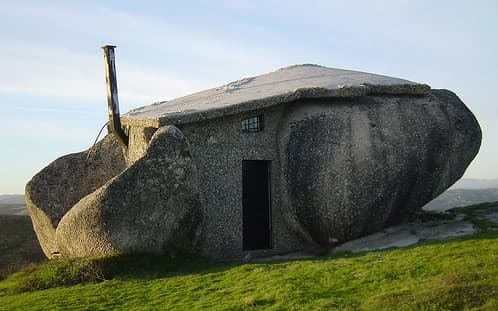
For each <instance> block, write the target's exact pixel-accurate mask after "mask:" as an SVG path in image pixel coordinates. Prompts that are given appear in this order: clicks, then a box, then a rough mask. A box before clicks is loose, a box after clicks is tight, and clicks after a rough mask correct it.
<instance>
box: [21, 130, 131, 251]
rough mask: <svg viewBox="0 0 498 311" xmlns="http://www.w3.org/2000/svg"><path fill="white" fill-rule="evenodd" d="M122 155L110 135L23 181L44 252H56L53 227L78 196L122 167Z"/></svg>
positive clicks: (84, 194) (85, 193)
mask: <svg viewBox="0 0 498 311" xmlns="http://www.w3.org/2000/svg"><path fill="white" fill-rule="evenodd" d="M125 166H126V164H125V158H124V156H123V152H122V150H121V147H120V145H119V143H118V142H117V141H116V139H115V138H114V136H112V135H107V136H106V137H105V138H104V139H102V140H101V141H100V142H99V143H97V144H96V145H95V146H94V148H91V149H89V150H87V151H84V152H79V153H73V154H68V155H65V156H63V157H60V158H58V159H57V160H55V161H53V162H52V163H50V164H49V165H48V166H47V167H45V168H44V169H43V170H41V171H40V172H39V173H38V174H36V175H35V176H34V177H33V178H32V179H31V181H29V182H28V184H27V185H26V192H25V194H26V195H25V197H26V206H27V208H28V211H29V213H30V215H31V220H32V221H33V227H34V230H35V232H36V235H37V236H38V240H39V241H40V245H41V247H42V249H43V252H44V253H45V255H46V256H47V257H49V258H52V257H54V256H57V255H58V254H59V249H58V247H57V245H56V242H55V229H56V228H57V226H58V224H59V222H60V220H61V218H62V217H63V216H64V215H65V214H66V213H67V212H68V211H69V210H70V209H71V208H72V207H73V205H74V204H76V203H77V202H78V201H79V200H80V199H81V198H83V197H84V196H86V195H87V194H89V193H92V192H94V191H95V190H97V189H98V188H100V187H101V186H102V185H103V184H105V183H106V182H107V181H108V180H109V179H111V178H112V177H114V176H116V175H117V174H119V173H120V172H121V171H123V170H124V168H125Z"/></svg>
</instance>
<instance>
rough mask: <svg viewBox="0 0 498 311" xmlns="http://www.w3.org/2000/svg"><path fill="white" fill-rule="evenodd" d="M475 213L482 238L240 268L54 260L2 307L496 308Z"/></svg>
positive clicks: (487, 243)
mask: <svg viewBox="0 0 498 311" xmlns="http://www.w3.org/2000/svg"><path fill="white" fill-rule="evenodd" d="M493 206H494V207H496V206H495V205H493ZM481 212H482V208H481V207H479V206H477V207H475V208H474V209H473V212H472V213H469V214H468V216H467V217H468V218H469V219H471V220H475V223H476V224H477V225H478V226H479V227H480V228H481V233H479V234H476V235H473V236H470V237H467V238H462V239H456V240H448V241H426V242H424V243H422V244H420V245H418V246H415V247H410V248H403V249H390V250H385V251H376V252H369V253H359V254H350V253H340V254H333V255H329V256H325V257H320V258H313V259H301V260H287V261H278V262H266V263H246V264H243V263H213V262H208V261H205V260H200V259H192V258H190V259H187V258H182V259H170V258H166V257H154V256H141V257H130V256H114V257H107V258H94V259H91V258H86V259H78V260H64V261H52V262H50V263H47V264H42V265H39V266H38V267H32V268H31V269H27V270H25V271H23V272H21V273H18V274H15V275H13V276H11V277H9V278H7V279H5V280H3V281H1V282H0V309H2V310H47V309H48V310H51V309H55V310H57V309H74V310H110V309H126V310H128V309H130V310H131V309H133V310H155V309H161V310H169V309H171V310H172V309H175V310H200V309H211V310H258V309H261V310H262V309H265V310H267V309H268V310H498V231H497V225H496V224H494V223H492V222H490V221H484V220H482V219H478V216H479V214H480V213H481Z"/></svg>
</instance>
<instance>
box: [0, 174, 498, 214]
mask: <svg viewBox="0 0 498 311" xmlns="http://www.w3.org/2000/svg"><path fill="white" fill-rule="evenodd" d="M496 201H498V179H472V178H464V179H460V180H459V181H457V182H456V183H455V184H454V185H453V186H452V187H451V188H450V189H449V190H447V191H445V192H444V193H442V194H441V195H440V196H439V197H437V198H435V199H434V200H432V201H431V202H429V203H428V204H427V205H426V206H424V209H426V210H434V211H443V210H447V209H450V208H453V207H460V206H467V205H472V204H477V203H482V202H496ZM2 214H3V215H28V212H27V210H26V206H25V203H24V195H23V194H0V215H2Z"/></svg>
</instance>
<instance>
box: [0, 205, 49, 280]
mask: <svg viewBox="0 0 498 311" xmlns="http://www.w3.org/2000/svg"><path fill="white" fill-rule="evenodd" d="M44 258H45V255H44V254H43V252H42V250H41V248H40V244H39V242H38V239H37V238H36V235H35V232H34V231H33V225H32V224H31V218H30V217H29V216H19V215H0V279H2V278H3V277H5V276H6V275H8V274H10V273H11V272H13V271H17V270H19V268H21V267H22V266H23V265H26V264H29V263H34V262H39V261H41V260H42V259H44Z"/></svg>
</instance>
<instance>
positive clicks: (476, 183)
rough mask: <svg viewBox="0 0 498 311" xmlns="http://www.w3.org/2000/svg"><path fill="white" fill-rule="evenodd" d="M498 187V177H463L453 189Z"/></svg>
mask: <svg viewBox="0 0 498 311" xmlns="http://www.w3.org/2000/svg"><path fill="white" fill-rule="evenodd" d="M492 188H498V179H473V178H463V179H460V180H459V181H457V182H456V183H455V184H454V185H453V186H451V188H450V189H451V190H454V189H492Z"/></svg>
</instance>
